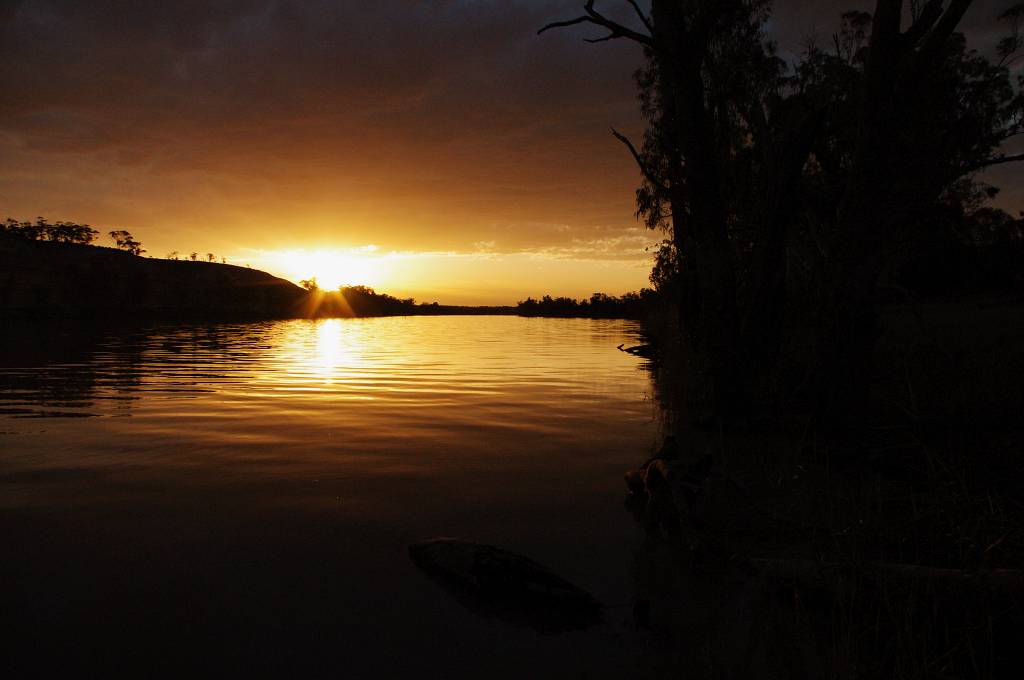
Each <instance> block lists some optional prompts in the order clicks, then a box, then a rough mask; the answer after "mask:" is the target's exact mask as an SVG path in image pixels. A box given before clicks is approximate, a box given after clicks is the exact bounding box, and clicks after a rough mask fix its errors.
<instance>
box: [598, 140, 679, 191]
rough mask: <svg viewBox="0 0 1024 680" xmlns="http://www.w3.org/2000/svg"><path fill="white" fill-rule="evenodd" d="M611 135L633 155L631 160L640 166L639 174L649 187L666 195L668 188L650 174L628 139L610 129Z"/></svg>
mask: <svg viewBox="0 0 1024 680" xmlns="http://www.w3.org/2000/svg"><path fill="white" fill-rule="evenodd" d="M612 134H613V135H614V136H615V139H617V140H619V141H620V142H622V143H623V144H625V145H626V148H627V149H629V153H631V154H632V155H633V160H635V161H636V164H637V165H638V166H640V172H641V174H643V176H644V179H646V180H647V181H648V182H650V183H651V185H652V186H654V188H655V189H657V190H658V191H661V192H663V193H666V194H667V193H668V191H669V189H668V187H667V186H665V184H664V183H662V181H661V180H659V179H658V178H657V177H656V176H655V175H654V173H653V172H651V169H650V168H649V167H648V166H647V164H646V163H644V159H643V158H641V157H640V152H638V151H637V150H636V147H635V146H633V142H631V141H629V137H627V136H626V135H624V134H622V133H621V132H619V131H618V130H616V129H615V128H612Z"/></svg>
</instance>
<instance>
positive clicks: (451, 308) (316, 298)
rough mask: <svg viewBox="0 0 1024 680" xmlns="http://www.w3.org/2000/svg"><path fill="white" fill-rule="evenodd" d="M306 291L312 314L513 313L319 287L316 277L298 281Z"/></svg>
mask: <svg viewBox="0 0 1024 680" xmlns="http://www.w3.org/2000/svg"><path fill="white" fill-rule="evenodd" d="M301 284H302V287H303V288H305V289H306V290H307V291H308V294H309V296H310V304H311V309H310V310H309V311H308V314H307V315H308V316H313V317H331V318H333V317H371V316H442V315H455V314H515V311H516V310H515V308H513V307H502V306H489V307H467V306H461V305H442V304H439V303H437V302H416V300H415V299H413V298H397V297H395V296H393V295H388V294H387V293H378V292H377V291H375V290H374V289H373V288H370V287H369V286H341V287H339V288H338V289H337V290H322V289H321V288H320V287H319V286H318V285H317V283H316V279H307V280H305V281H302V282H301Z"/></svg>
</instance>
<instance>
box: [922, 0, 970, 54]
mask: <svg viewBox="0 0 1024 680" xmlns="http://www.w3.org/2000/svg"><path fill="white" fill-rule="evenodd" d="M973 1H974V0H953V1H952V2H951V3H949V7H948V8H947V9H946V11H945V12H944V13H943V15H942V18H940V19H939V20H938V22H937V23H936V24H935V27H934V28H933V29H932V30H931V31H929V32H928V37H927V38H925V42H924V45H922V47H921V54H922V57H923V58H924V59H925V60H931V58H932V57H933V56H934V55H935V53H936V52H938V51H939V49H940V48H941V47H942V45H943V43H945V42H946V40H947V39H948V38H949V36H951V35H952V34H953V31H955V30H956V27H957V26H958V25H959V24H960V20H961V19H963V18H964V14H965V13H966V12H967V9H968V8H969V7H970V6H971V3H972V2H973Z"/></svg>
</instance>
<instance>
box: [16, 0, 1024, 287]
mask: <svg viewBox="0 0 1024 680" xmlns="http://www.w3.org/2000/svg"><path fill="white" fill-rule="evenodd" d="M580 4H581V3H580V2H578V1H575V0H572V1H555V0H552V1H543V0H532V1H530V0H520V1H508V2H497V1H487V0H480V1H476V2H470V1H468V0H443V1H439V2H436V3H435V2H431V3H423V2H413V1H411V0H390V1H388V2H374V3H362V2H359V3H353V2H328V1H326V0H321V1H320V2H295V1H287V0H239V1H238V2H233V3H209V2H201V1H199V0H182V1H181V2H175V3H162V4H158V3H150V2H138V1H136V2H129V1H126V0H120V1H119V0H98V1H96V2H88V3H82V2H77V1H72V0H18V1H15V2H13V3H4V5H3V8H2V9H0V84H2V86H3V87H2V89H3V92H4V93H5V96H4V97H2V98H0V158H2V162H0V213H2V214H0V218H3V217H7V216H10V217H15V218H18V219H32V218H34V217H35V216H37V215H44V216H46V217H48V218H49V219H51V220H58V219H65V220H74V221H81V222H88V223H90V224H92V225H93V226H96V227H100V228H102V229H103V230H104V231H109V230H111V229H128V230H129V231H131V232H132V233H133V234H134V235H135V236H136V238H137V239H138V240H140V241H141V242H142V243H143V245H144V247H145V248H146V249H147V250H148V254H149V255H152V256H159V257H162V256H164V255H166V254H167V253H168V252H170V251H172V250H177V251H180V252H182V253H188V252H191V251H197V252H199V253H200V254H205V253H206V252H213V253H215V254H217V255H218V256H225V257H227V258H228V260H229V261H230V262H234V263H237V264H247V263H248V264H251V265H252V266H254V267H259V268H264V269H267V270H268V271H272V272H274V273H277V274H280V275H283V276H286V277H289V278H292V279H293V280H297V279H298V278H302V277H303V276H309V275H315V274H316V273H317V272H315V271H312V270H311V271H308V272H304V271H299V270H301V269H302V266H301V262H302V254H303V253H304V254H305V255H306V256H308V257H310V258H312V259H314V260H318V261H320V260H322V253H323V251H329V252H335V253H339V254H340V257H339V261H340V262H349V263H354V262H357V261H358V265H353V268H354V269H358V270H360V271H362V272H363V274H364V275H363V276H362V278H366V279H372V280H366V281H353V282H355V283H359V282H366V283H370V284H371V285H374V286H376V287H377V288H378V289H379V290H382V291H386V292H390V293H393V294H396V295H400V296H403V297H406V296H413V297H416V298H417V299H420V300H428V301H433V300H438V301H441V302H447V303H501V304H509V303H514V302H515V301H516V300H519V299H523V298H525V297H526V296H528V295H533V296H538V295H541V294H544V293H551V294H555V295H572V296H577V297H579V296H586V295H589V294H591V293H593V292H595V291H603V292H607V293H611V294H619V293H622V292H624V291H626V290H634V289H637V288H640V287H641V286H644V285H647V275H648V272H649V269H650V264H651V254H650V253H649V252H645V248H646V247H647V246H650V245H652V244H655V243H656V242H657V241H658V240H660V238H661V235H660V234H657V233H653V232H650V231H647V230H645V229H643V228H642V226H641V225H640V224H639V223H637V222H636V220H635V219H634V217H633V213H634V205H633V197H634V190H635V187H636V185H637V183H638V181H639V177H638V173H637V172H636V170H635V168H634V167H633V164H632V160H631V159H630V157H629V155H628V153H627V152H626V151H625V150H624V149H623V148H622V147H621V146H620V145H619V144H618V143H617V142H616V141H615V140H614V139H613V138H612V137H611V135H610V134H609V126H612V125H614V126H616V127H617V128H619V129H621V130H624V131H626V132H629V133H631V134H633V135H636V134H637V133H638V132H639V130H640V128H641V121H640V119H639V115H638V112H637V106H636V103H635V99H634V93H633V84H632V72H633V71H634V70H635V68H636V67H637V66H638V65H639V64H640V54H639V51H638V50H637V49H636V48H635V47H634V46H633V45H631V44H628V43H615V42H612V43H602V44H599V45H588V44H585V43H583V42H581V41H580V38H581V37H582V36H583V35H585V34H586V29H570V30H566V31H557V32H552V33H548V34H545V35H543V36H536V35H535V31H536V29H537V28H538V27H539V26H541V25H543V24H544V23H546V22H547V21H549V20H552V19H555V18H565V17H569V16H574V15H576V14H577V13H578V10H579V5H580ZM605 4H606V6H608V7H613V6H615V4H616V3H615V2H614V1H613V0H609V1H608V2H606V3H605ZM618 4H619V5H621V6H622V7H626V8H627V9H628V7H627V6H626V5H625V3H618ZM853 4H858V3H853ZM859 4H864V3H859ZM980 4H981V5H982V6H987V5H988V4H989V3H984V2H982V3H980ZM811 6H812V7H813V8H814V10H813V11H811V10H809V9H808V8H807V7H808V6H807V5H806V3H805V4H804V5H803V6H801V5H800V3H794V2H789V3H780V8H779V13H778V17H779V18H778V22H777V23H778V25H780V26H790V25H796V23H797V19H799V21H801V22H802V23H801V24H800V26H801V28H799V29H792V30H790V33H788V34H785V33H780V43H781V47H782V48H783V51H785V50H786V49H787V46H788V47H790V48H794V47H795V46H796V45H797V44H798V43H799V41H800V39H801V38H800V36H802V35H804V34H805V33H815V32H818V33H820V32H823V31H824V29H822V28H821V27H822V26H823V27H825V28H827V30H828V31H831V29H832V27H833V26H834V25H835V17H836V16H837V15H838V12H839V9H840V8H846V7H848V6H850V3H845V2H833V1H832V0H828V1H823V2H820V3H812V4H811ZM989 9H991V8H989ZM620 16H623V17H624V18H628V16H629V15H628V14H627V15H620ZM787 36H788V37H787ZM1009 195H1010V197H1011V198H1012V197H1013V193H1012V192H1010V194H1009ZM296 251H299V255H298V256H296ZM282 253H291V255H290V256H284V255H282ZM367 272H369V273H370V275H367V274H366V273H367ZM357 278H358V277H357Z"/></svg>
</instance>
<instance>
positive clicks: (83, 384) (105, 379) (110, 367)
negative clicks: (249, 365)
mask: <svg viewBox="0 0 1024 680" xmlns="http://www.w3.org/2000/svg"><path fill="white" fill-rule="evenodd" d="M5 330H6V332H5V333H4V334H3V336H2V337H0V357H2V358H0V414H5V415H8V416H10V417H15V418H19V417H20V418H75V417H90V416H117V415H130V413H131V409H132V405H133V403H134V402H135V401H137V400H138V399H140V396H141V395H140V392H142V391H146V390H156V391H176V392H195V391H201V390H203V387H202V385H203V383H204V382H207V381H211V380H216V379H220V378H222V377H223V373H222V372H221V370H220V367H221V364H220V363H219V362H220V361H230V362H233V363H235V364H238V363H242V362H244V361H245V360H246V359H247V357H251V354H249V350H248V349H246V350H243V349H238V348H236V349H232V346H233V345H234V344H235V343H236V342H237V338H234V337H232V336H233V331H235V330H237V328H236V327H233V326H200V325H196V326H187V325H185V326H166V327H160V326H157V327H147V326H136V325H114V326H111V325H110V324H102V325H101V324H93V323H82V322H67V323H61V322H44V321H19V322H12V323H10V324H9V325H8V327H7V328H6V329H5ZM243 335H244V334H243Z"/></svg>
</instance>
